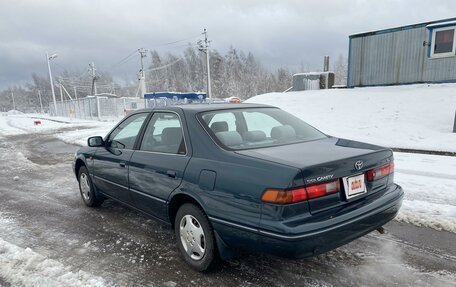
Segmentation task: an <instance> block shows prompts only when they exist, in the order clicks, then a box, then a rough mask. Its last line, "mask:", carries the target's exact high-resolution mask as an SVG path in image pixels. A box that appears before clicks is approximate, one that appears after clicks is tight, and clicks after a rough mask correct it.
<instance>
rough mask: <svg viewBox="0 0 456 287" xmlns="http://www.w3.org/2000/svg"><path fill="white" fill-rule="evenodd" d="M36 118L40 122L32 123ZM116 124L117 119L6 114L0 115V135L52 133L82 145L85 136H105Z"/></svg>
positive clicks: (69, 141)
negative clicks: (97, 119)
mask: <svg viewBox="0 0 456 287" xmlns="http://www.w3.org/2000/svg"><path fill="white" fill-rule="evenodd" d="M37 119H39V120H40V121H41V124H39V125H35V124H34V121H35V120H37ZM116 124H117V120H116V121H108V122H100V121H92V120H81V119H70V118H65V117H49V116H45V115H34V114H23V115H8V116H2V117H0V137H1V136H9V135H18V134H25V133H37V134H40V133H53V134H54V135H55V137H56V138H58V139H60V140H62V141H64V142H66V143H69V144H75V145H79V146H83V145H86V144H87V138H89V137H91V136H98V135H99V136H105V135H106V134H107V133H108V132H109V131H110V130H111V129H112V128H113V127H114V126H115V125H116ZM62 129H63V130H62ZM57 131H58V132H57Z"/></svg>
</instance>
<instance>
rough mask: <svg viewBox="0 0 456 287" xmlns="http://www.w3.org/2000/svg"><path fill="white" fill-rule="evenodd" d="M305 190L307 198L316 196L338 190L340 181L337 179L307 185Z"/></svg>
mask: <svg viewBox="0 0 456 287" xmlns="http://www.w3.org/2000/svg"><path fill="white" fill-rule="evenodd" d="M306 190H307V198H308V199H312V198H317V197H321V196H325V195H327V194H331V193H336V192H339V190H340V183H339V180H335V181H331V182H327V183H321V184H315V185H311V186H307V187H306Z"/></svg>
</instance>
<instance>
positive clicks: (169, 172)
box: [166, 170, 177, 178]
mask: <svg viewBox="0 0 456 287" xmlns="http://www.w3.org/2000/svg"><path fill="white" fill-rule="evenodd" d="M166 174H167V175H168V176H169V177H172V178H176V177H177V172H175V171H174V170H168V171H167V172H166Z"/></svg>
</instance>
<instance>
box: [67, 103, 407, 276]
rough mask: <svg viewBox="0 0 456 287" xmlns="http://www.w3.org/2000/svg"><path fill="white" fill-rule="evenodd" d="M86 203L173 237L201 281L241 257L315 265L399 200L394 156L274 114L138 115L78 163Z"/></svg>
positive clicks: (221, 108)
mask: <svg viewBox="0 0 456 287" xmlns="http://www.w3.org/2000/svg"><path fill="white" fill-rule="evenodd" d="M73 167H74V172H75V175H76V177H77V180H78V182H79V188H80V193H81V197H82V200H83V201H84V203H85V204H86V205H87V206H90V207H94V206H99V205H100V204H101V203H102V202H103V200H105V199H107V198H112V199H114V200H116V201H119V202H121V203H123V204H125V205H127V206H129V207H131V208H133V209H135V210H138V211H140V212H143V213H145V214H147V215H148V216H151V217H153V218H155V219H157V220H158V221H160V222H162V223H163V224H165V225H167V226H169V227H171V228H173V229H174V232H175V235H176V241H177V248H178V250H179V252H180V254H181V256H182V258H183V259H184V260H185V261H186V262H187V263H188V264H189V265H190V266H191V267H193V268H194V269H196V270H199V271H204V270H207V269H208V268H210V267H211V266H212V265H213V263H214V262H215V261H216V259H217V258H222V259H228V258H231V257H232V256H233V255H235V254H237V252H238V251H239V250H249V251H256V252H265V253H269V254H273V255H279V256H283V257H289V258H304V257H309V256H314V255H317V254H320V253H323V252H326V251H329V250H332V249H334V248H337V247H339V246H341V245H343V244H346V243H348V242H351V241H353V240H355V239H356V238H359V237H361V236H363V235H365V234H367V233H369V232H371V231H373V230H376V229H379V228H381V227H382V225H384V224H385V223H387V222H388V221H390V220H391V219H393V218H394V217H395V215H396V214H397V212H398V210H399V208H400V206H401V202H402V197H403V191H402V189H401V187H400V186H398V185H397V184H395V183H394V161H393V153H392V151H391V150H390V149H387V148H383V147H380V146H375V145H371V144H366V143H361V142H357V141H352V140H348V139H342V138H336V137H332V136H330V135H327V134H324V133H323V132H321V131H319V130H317V129H316V128H314V127H312V126H310V125H309V124H307V123H305V122H304V121H302V120H300V119H299V118H297V117H295V116H293V115H291V114H289V113H287V112H285V111H283V110H281V109H279V108H276V107H272V106H266V105H254V104H188V105H175V106H168V107H162V108H155V109H146V110H139V111H137V112H134V113H133V114H131V115H129V116H127V117H126V118H124V119H123V120H122V121H121V122H120V123H119V124H118V125H117V126H116V127H115V128H114V129H112V131H111V132H109V133H108V135H106V136H105V137H100V136H98V137H91V138H89V139H88V147H83V148H81V149H80V150H79V151H78V152H77V154H76V157H75V161H74V165H73Z"/></svg>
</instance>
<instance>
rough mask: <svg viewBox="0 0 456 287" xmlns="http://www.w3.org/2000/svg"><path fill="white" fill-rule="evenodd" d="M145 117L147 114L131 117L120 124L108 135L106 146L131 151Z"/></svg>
mask: <svg viewBox="0 0 456 287" xmlns="http://www.w3.org/2000/svg"><path fill="white" fill-rule="evenodd" d="M147 115H148V114H147V113H141V114H136V115H132V116H131V117H129V118H127V119H126V120H125V121H123V122H122V123H120V124H119V125H118V126H117V127H116V129H115V130H114V131H113V132H112V133H111V134H110V135H109V140H108V145H109V146H110V147H112V148H118V149H133V146H134V144H135V141H136V137H137V136H138V133H139V130H140V129H141V126H142V125H143V123H144V120H145V119H146V118H147Z"/></svg>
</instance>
